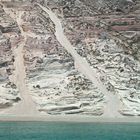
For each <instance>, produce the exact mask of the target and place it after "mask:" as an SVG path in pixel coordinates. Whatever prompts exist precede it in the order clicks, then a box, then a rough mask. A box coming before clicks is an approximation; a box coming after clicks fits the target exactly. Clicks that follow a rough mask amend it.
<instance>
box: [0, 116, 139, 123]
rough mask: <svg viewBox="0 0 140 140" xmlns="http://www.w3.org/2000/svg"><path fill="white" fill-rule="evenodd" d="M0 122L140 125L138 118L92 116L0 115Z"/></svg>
mask: <svg viewBox="0 0 140 140" xmlns="http://www.w3.org/2000/svg"><path fill="white" fill-rule="evenodd" d="M0 122H73V123H90V122H91V123H140V117H125V116H124V117H122V118H117V117H116V118H104V117H93V116H78V115H76V116H75V115H73V116H65V115H63V116H62V115H59V116H49V115H47V116H46V115H40V116H26V115H22V116H20V115H19V116H17V115H0Z"/></svg>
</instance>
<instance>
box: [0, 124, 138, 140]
mask: <svg viewBox="0 0 140 140" xmlns="http://www.w3.org/2000/svg"><path fill="white" fill-rule="evenodd" d="M0 140H140V123H124V124H123V123H122V124H121V123H70V122H69V123H68V122H67V123H66V122H53V123H52V122H1V123H0Z"/></svg>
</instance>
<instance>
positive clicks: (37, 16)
mask: <svg viewBox="0 0 140 140" xmlns="http://www.w3.org/2000/svg"><path fill="white" fill-rule="evenodd" d="M0 8H1V9H0V10H1V12H0V13H1V16H0V21H1V22H0V94H1V95H0V108H1V109H2V110H4V108H9V107H11V106H13V105H14V106H15V108H16V106H18V104H19V103H21V102H22V105H23V108H24V107H26V105H25V103H26V104H27V102H28V106H30V109H32V106H35V107H36V109H37V110H38V111H39V112H45V113H46V114H53V115H55V114H81V115H84V114H86V115H98V116H100V115H103V116H105V117H107V116H109V117H119V116H120V114H121V115H134V116H135V115H136V116H138V115H140V2H139V0H98V1H97V0H69V1H66V0H30V1H26V0H24V1H18V0H14V2H1V6H0ZM21 61H22V62H21ZM29 99H30V100H32V102H33V103H29ZM24 101H25V102H24ZM30 102H31V101H30ZM15 103H16V104H15ZM11 108H12V107H11ZM23 111H24V109H23ZM23 113H24V112H23Z"/></svg>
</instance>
